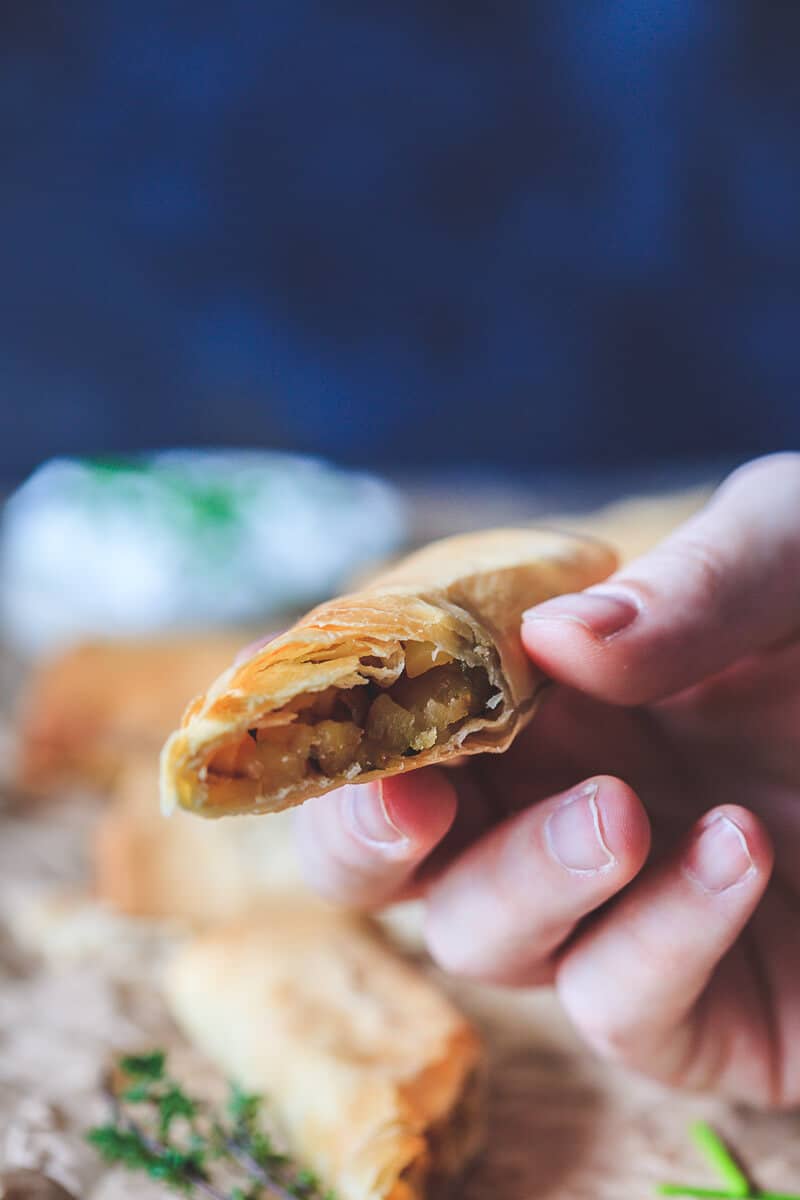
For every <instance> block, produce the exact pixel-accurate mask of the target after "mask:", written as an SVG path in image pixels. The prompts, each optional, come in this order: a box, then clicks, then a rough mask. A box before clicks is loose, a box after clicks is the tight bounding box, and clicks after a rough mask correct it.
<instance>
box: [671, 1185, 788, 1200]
mask: <svg viewBox="0 0 800 1200" xmlns="http://www.w3.org/2000/svg"><path fill="white" fill-rule="evenodd" d="M658 1191H659V1193H660V1194H661V1195H662V1196H688V1197H690V1198H692V1200H732V1196H731V1193H730V1192H718V1191H715V1190H714V1189H713V1188H698V1187H692V1185H691V1184H688V1183H662V1184H660V1185H659V1188H658ZM749 1196H750V1198H751V1200H800V1196H789V1195H786V1194H784V1193H783V1192H751V1193H749Z"/></svg>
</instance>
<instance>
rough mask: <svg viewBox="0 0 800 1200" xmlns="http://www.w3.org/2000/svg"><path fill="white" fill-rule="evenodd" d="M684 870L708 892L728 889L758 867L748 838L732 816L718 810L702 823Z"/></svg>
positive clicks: (688, 854)
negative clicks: (705, 822)
mask: <svg viewBox="0 0 800 1200" xmlns="http://www.w3.org/2000/svg"><path fill="white" fill-rule="evenodd" d="M683 869H684V871H685V872H686V874H687V875H688V876H689V877H690V879H693V880H694V881H695V883H699V884H700V887H701V888H703V890H704V891H706V892H714V893H719V892H726V891H727V890H728V888H731V887H733V886H734V885H735V884H737V883H740V882H741V880H743V879H744V878H746V876H747V875H749V874H750V872H751V871H753V870H755V867H754V866H753V860H752V858H751V857H750V849H749V847H748V845H747V839H746V838H745V836H744V834H743V833H742V831H741V829H740V828H739V826H738V825H737V824H735V822H733V821H732V820H731V819H730V817H726V816H725V815H724V814H723V813H719V814H717V816H714V817H712V818H711V820H710V821H709V822H708V823H707V824H706V825H703V826H701V827H700V830H699V831H698V834H697V836H696V837H695V839H694V841H693V842H692V844H691V846H690V847H689V850H688V853H687V855H686V860H685V862H684V867H683Z"/></svg>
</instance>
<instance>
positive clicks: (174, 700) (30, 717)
mask: <svg viewBox="0 0 800 1200" xmlns="http://www.w3.org/2000/svg"><path fill="white" fill-rule="evenodd" d="M244 640H246V636H243V635H239V636H235V635H233V634H207V635H197V636H194V637H187V638H174V639H169V640H167V639H155V640H147V641H144V640H143V641H120V642H110V641H108V642H87V643H84V644H82V645H80V646H76V647H74V648H72V649H70V650H66V651H64V652H63V653H62V654H60V655H58V656H57V657H55V658H52V659H47V660H45V661H43V662H42V663H40V664H39V665H38V666H37V667H36V668H35V669H34V671H33V673H32V675H31V678H30V680H29V682H28V685H27V687H26V688H25V691H24V693H23V695H22V698H21V702H20V705H19V712H18V719H17V726H18V733H19V757H18V762H17V777H18V782H19V785H20V786H21V787H22V788H23V789H24V790H26V791H31V792H35V793H36V794H49V793H51V792H55V791H58V790H59V789H61V788H63V787H65V786H70V785H75V786H81V785H82V786H89V787H95V788H101V789H102V788H105V787H107V786H108V785H109V784H110V783H111V782H112V781H113V779H114V776H115V774H116V772H117V771H118V769H119V767H120V764H121V762H122V761H123V760H124V759H125V758H127V757H128V756H131V755H133V756H137V755H141V754H143V753H146V752H147V751H150V752H151V753H152V754H153V755H154V757H157V755H158V750H159V748H160V746H161V744H162V742H163V741H164V738H165V737H167V735H168V734H169V732H170V730H171V729H172V728H174V726H175V723H176V721H177V720H178V719H179V717H180V713H181V711H182V709H183V708H184V706H185V704H186V698H187V696H191V695H193V694H195V693H197V692H198V691H200V689H201V688H203V687H205V685H206V683H207V682H208V679H209V677H210V676H213V675H214V674H216V673H218V672H219V671H221V670H222V669H223V668H224V667H225V665H226V664H227V663H229V662H230V660H231V658H232V657H233V656H234V654H235V653H236V651H237V649H238V648H239V646H241V644H242V642H243V641H244Z"/></svg>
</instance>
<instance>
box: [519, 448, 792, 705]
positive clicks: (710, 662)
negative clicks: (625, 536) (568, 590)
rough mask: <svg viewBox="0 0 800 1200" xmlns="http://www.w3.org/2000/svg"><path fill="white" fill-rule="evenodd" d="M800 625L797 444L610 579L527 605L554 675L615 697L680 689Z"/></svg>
mask: <svg viewBox="0 0 800 1200" xmlns="http://www.w3.org/2000/svg"><path fill="white" fill-rule="evenodd" d="M794 633H800V454H776V455H771V456H769V457H767V458H761V459H756V460H755V461H754V462H751V463H748V464H747V465H746V466H744V467H740V468H739V470H737V471H735V472H734V473H733V474H732V475H731V476H730V477H729V478H728V479H727V480H726V481H725V483H723V485H722V486H721V487H720V488H719V489H718V490H717V492H716V493H715V494H714V496H713V497H712V499H711V501H710V502H709V504H708V505H707V506H706V508H704V509H703V510H702V511H701V512H700V513H698V514H697V515H696V516H694V517H693V518H692V519H691V520H690V521H687V523H686V524H685V525H682V526H681V527H680V528H679V529H678V530H677V531H676V532H675V533H673V534H671V535H670V537H668V538H667V539H666V540H665V541H663V542H661V543H660V544H659V545H658V546H657V547H656V548H655V549H653V550H651V551H649V552H648V553H647V554H645V555H643V556H642V557H641V558H639V559H636V560H635V561H634V562H631V563H627V564H626V565H625V566H624V567H622V568H621V569H620V570H619V571H618V572H617V573H616V574H615V575H612V576H611V578H610V579H607V580H606V581H605V582H604V583H602V584H599V585H598V586H596V587H592V588H589V589H587V590H586V591H585V592H581V593H579V594H574V595H566V596H557V597H555V598H554V599H552V600H547V601H545V603H543V604H539V605H537V606H536V607H535V608H532V609H529V610H528V612H526V613H525V614H524V617H523V626H522V641H523V644H524V646H525V649H526V651H527V652H528V654H529V655H530V657H531V658H532V659H533V660H534V661H535V662H536V663H537V665H538V666H540V667H541V668H542V669H543V670H544V671H545V672H546V673H547V674H548V675H549V676H550V677H551V678H553V679H557V680H559V681H560V682H562V683H567V684H569V685H571V686H572V687H576V688H578V689H580V690H581V691H583V692H586V693H588V694H589V695H592V696H596V697H598V698H600V699H603V700H608V701H611V702H612V703H616V704H642V703H645V702H647V701H652V700H657V699H660V698H662V697H664V696H667V695H670V694H672V693H674V692H676V691H680V690H682V689H683V688H685V687H689V686H691V685H692V684H694V683H697V682H699V681H701V680H702V679H705V678H707V677H708V676H709V675H712V674H714V673H716V672H717V671H720V670H722V669H724V668H725V667H727V666H729V665H730V664H731V663H733V662H735V661H737V660H738V659H740V658H743V657H745V656H746V655H748V654H752V653H754V652H756V651H758V650H762V649H765V648H766V647H768V646H770V645H771V644H772V643H774V642H777V641H779V640H782V639H785V638H787V637H789V636H790V635H792V634H794Z"/></svg>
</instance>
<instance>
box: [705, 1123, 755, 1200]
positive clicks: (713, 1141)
mask: <svg viewBox="0 0 800 1200" xmlns="http://www.w3.org/2000/svg"><path fill="white" fill-rule="evenodd" d="M691 1134H692V1139H693V1140H694V1144H695V1146H697V1149H698V1150H699V1151H700V1153H701V1154H702V1155H703V1157H704V1158H705V1160H706V1162H707V1163H708V1165H709V1166H710V1167H711V1168H712V1169H713V1170H714V1171H716V1173H717V1175H718V1176H719V1178H720V1181H721V1183H722V1184H723V1185H724V1189H725V1192H726V1193H727V1195H728V1196H729V1197H738V1198H742V1197H746V1196H749V1195H750V1194H751V1191H752V1189H751V1186H750V1180H749V1179H748V1178H747V1176H746V1175H745V1173H744V1171H743V1170H742V1169H741V1167H740V1166H739V1164H738V1163H737V1162H736V1160H735V1159H734V1157H733V1155H732V1154H731V1152H730V1150H729V1149H728V1147H727V1146H726V1145H725V1143H724V1142H723V1140H722V1138H721V1137H720V1136H719V1135H718V1134H717V1133H715V1132H714V1130H713V1129H712V1128H711V1126H710V1125H708V1124H706V1122H705V1121H696V1122H695V1123H694V1125H692V1128H691Z"/></svg>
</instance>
